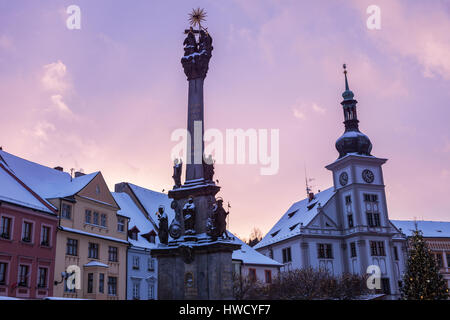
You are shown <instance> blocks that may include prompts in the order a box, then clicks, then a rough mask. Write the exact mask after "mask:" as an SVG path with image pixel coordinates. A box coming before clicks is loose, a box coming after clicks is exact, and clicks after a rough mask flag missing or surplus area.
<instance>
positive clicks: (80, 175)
mask: <svg viewBox="0 0 450 320" xmlns="http://www.w3.org/2000/svg"><path fill="white" fill-rule="evenodd" d="M84 175H85V173H84V172H81V171H75V178H78V177H82V176H84Z"/></svg>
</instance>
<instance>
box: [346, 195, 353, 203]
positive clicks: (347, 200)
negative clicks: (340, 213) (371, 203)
mask: <svg viewBox="0 0 450 320" xmlns="http://www.w3.org/2000/svg"><path fill="white" fill-rule="evenodd" d="M351 203H352V196H346V197H345V204H351Z"/></svg>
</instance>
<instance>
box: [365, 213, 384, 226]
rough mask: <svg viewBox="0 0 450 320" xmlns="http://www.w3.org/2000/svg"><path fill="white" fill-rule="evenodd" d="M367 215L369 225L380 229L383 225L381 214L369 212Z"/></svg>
mask: <svg viewBox="0 0 450 320" xmlns="http://www.w3.org/2000/svg"><path fill="white" fill-rule="evenodd" d="M366 215H367V225H368V226H369V227H379V226H380V225H381V223H380V214H379V213H371V212H367V213H366Z"/></svg>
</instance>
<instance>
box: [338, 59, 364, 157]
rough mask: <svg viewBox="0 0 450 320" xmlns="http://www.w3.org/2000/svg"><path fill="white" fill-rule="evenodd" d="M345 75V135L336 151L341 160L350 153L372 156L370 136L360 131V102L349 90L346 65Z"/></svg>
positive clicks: (343, 104) (343, 102)
mask: <svg viewBox="0 0 450 320" xmlns="http://www.w3.org/2000/svg"><path fill="white" fill-rule="evenodd" d="M344 75H345V91H344V93H343V94H342V97H343V98H344V100H343V101H342V102H341V105H342V107H343V110H344V119H345V121H344V125H345V132H344V134H343V135H342V136H341V137H340V138H339V139H337V141H336V149H337V151H338V152H339V158H342V157H344V156H346V155H347V154H349V153H353V154H360V155H366V156H370V155H371V154H370V152H371V151H372V143H371V142H370V139H369V137H368V136H366V135H365V134H364V133H362V132H361V131H359V128H358V123H359V120H358V117H357V113H356V104H357V103H358V101H356V100H355V99H353V97H354V94H353V92H352V91H351V90H350V89H349V86H348V80H347V66H346V65H345V64H344Z"/></svg>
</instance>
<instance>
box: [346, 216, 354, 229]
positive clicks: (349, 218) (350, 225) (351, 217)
mask: <svg viewBox="0 0 450 320" xmlns="http://www.w3.org/2000/svg"><path fill="white" fill-rule="evenodd" d="M347 219H348V227H349V228H353V215H352V214H349V215H348V216H347Z"/></svg>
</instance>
